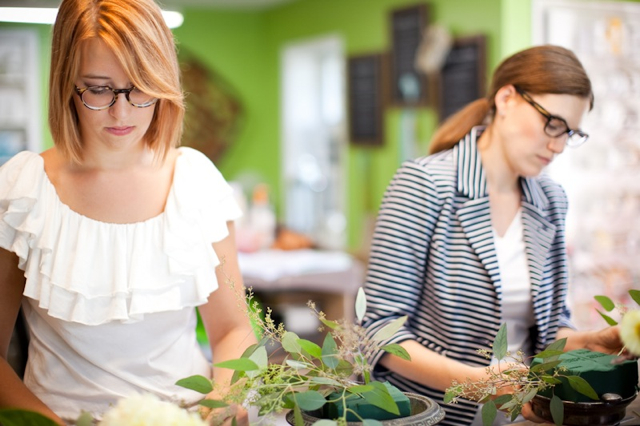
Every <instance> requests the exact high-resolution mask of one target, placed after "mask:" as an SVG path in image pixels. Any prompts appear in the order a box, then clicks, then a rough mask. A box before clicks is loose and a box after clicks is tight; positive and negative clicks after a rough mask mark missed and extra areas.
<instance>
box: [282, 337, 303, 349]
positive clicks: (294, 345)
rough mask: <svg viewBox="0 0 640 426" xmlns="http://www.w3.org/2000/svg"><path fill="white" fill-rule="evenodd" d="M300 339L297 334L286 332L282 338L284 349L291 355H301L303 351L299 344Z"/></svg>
mask: <svg viewBox="0 0 640 426" xmlns="http://www.w3.org/2000/svg"><path fill="white" fill-rule="evenodd" d="M298 340H300V338H299V337H298V335H297V334H296V333H292V332H290V331H285V333H284V335H283V336H282V348H283V349H284V350H285V351H287V352H289V353H290V354H299V353H300V352H301V351H302V346H300V343H298Z"/></svg>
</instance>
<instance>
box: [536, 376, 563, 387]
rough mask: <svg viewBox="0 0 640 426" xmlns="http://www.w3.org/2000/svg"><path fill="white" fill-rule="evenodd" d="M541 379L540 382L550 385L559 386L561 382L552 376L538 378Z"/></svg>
mask: <svg viewBox="0 0 640 426" xmlns="http://www.w3.org/2000/svg"><path fill="white" fill-rule="evenodd" d="M540 378H541V379H542V381H544V382H546V383H549V384H551V385H559V384H560V383H562V380H560V379H557V378H555V377H552V376H542V377H540Z"/></svg>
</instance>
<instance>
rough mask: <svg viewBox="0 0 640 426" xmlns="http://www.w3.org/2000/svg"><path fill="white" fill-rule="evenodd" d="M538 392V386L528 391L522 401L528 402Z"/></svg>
mask: <svg viewBox="0 0 640 426" xmlns="http://www.w3.org/2000/svg"><path fill="white" fill-rule="evenodd" d="M537 393H538V388H533V389H531V390H530V391H529V392H527V394H526V395H525V396H524V398H522V403H523V404H526V403H527V402H529V401H531V400H532V399H533V397H534V396H536V394H537Z"/></svg>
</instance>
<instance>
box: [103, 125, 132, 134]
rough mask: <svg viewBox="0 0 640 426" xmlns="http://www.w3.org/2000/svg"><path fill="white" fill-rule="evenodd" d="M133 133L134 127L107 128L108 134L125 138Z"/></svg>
mask: <svg viewBox="0 0 640 426" xmlns="http://www.w3.org/2000/svg"><path fill="white" fill-rule="evenodd" d="M132 131H133V126H123V127H107V132H109V133H111V134H112V135H116V136H125V135H128V134H129V133H131V132H132Z"/></svg>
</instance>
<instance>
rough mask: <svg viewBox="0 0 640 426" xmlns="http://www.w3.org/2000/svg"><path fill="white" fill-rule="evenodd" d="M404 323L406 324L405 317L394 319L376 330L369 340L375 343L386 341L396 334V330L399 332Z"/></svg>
mask: <svg viewBox="0 0 640 426" xmlns="http://www.w3.org/2000/svg"><path fill="white" fill-rule="evenodd" d="M405 322H407V316H406V315H405V316H403V317H400V318H396V319H394V320H393V321H391V322H390V323H389V324H387V325H385V326H384V327H382V328H381V329H380V330H378V331H377V332H376V334H374V335H373V337H372V338H371V339H372V340H373V341H376V342H380V341H382V340H387V339H389V338H390V337H392V336H393V335H394V334H396V333H397V332H398V330H400V327H402V326H403V325H404V323H405Z"/></svg>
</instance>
